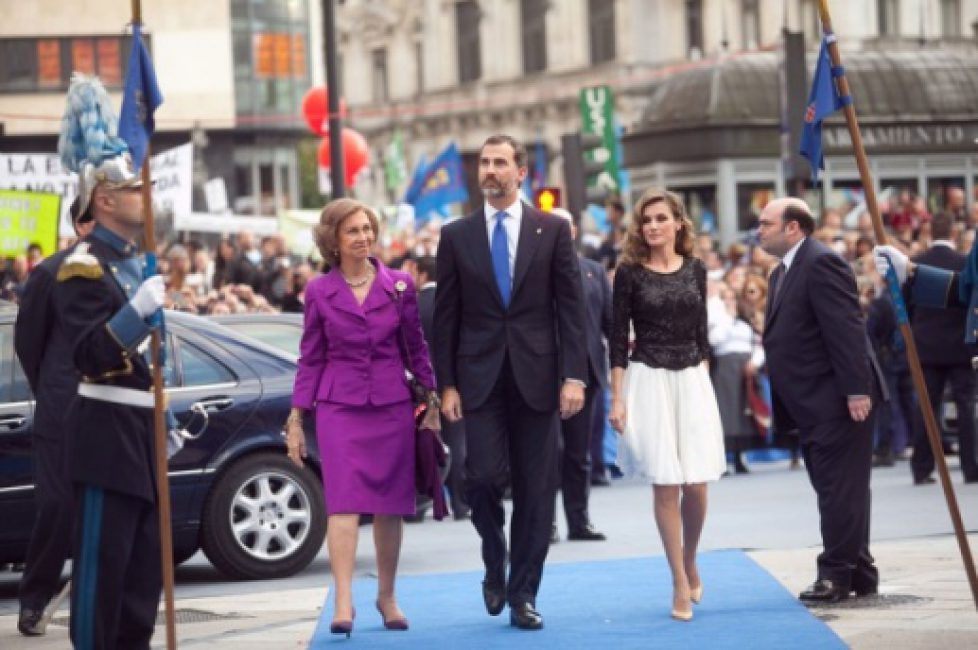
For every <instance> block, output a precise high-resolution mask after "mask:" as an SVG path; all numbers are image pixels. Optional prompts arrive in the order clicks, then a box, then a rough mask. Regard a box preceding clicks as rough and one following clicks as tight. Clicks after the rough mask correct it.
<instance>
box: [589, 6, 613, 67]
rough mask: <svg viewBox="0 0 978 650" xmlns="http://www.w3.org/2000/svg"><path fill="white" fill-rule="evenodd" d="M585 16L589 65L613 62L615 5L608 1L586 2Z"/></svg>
mask: <svg viewBox="0 0 978 650" xmlns="http://www.w3.org/2000/svg"><path fill="white" fill-rule="evenodd" d="M587 16H588V35H589V36H590V45H591V65H595V64H598V63H604V62H606V61H614V60H615V3H614V2H609V0H588V2H587Z"/></svg>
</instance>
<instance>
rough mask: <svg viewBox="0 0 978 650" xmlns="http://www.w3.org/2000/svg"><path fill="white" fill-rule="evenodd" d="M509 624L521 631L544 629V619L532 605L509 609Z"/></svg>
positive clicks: (524, 604)
mask: <svg viewBox="0 0 978 650" xmlns="http://www.w3.org/2000/svg"><path fill="white" fill-rule="evenodd" d="M509 624H510V625H512V626H513V627H518V628H520V629H521V630H540V629H543V617H542V616H540V612H538V611H537V610H535V609H533V605H531V604H530V603H523V604H521V605H513V606H512V607H510V608H509Z"/></svg>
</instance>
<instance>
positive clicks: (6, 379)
mask: <svg viewBox="0 0 978 650" xmlns="http://www.w3.org/2000/svg"><path fill="white" fill-rule="evenodd" d="M30 398H31V389H30V386H29V385H28V384H27V377H26V376H25V375H24V369H23V368H22V367H21V365H20V361H19V360H18V359H17V354H16V353H15V352H14V325H13V323H4V324H3V325H0V402H26V401H27V400H29V399H30Z"/></svg>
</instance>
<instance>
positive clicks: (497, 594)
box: [482, 580, 506, 616]
mask: <svg viewBox="0 0 978 650" xmlns="http://www.w3.org/2000/svg"><path fill="white" fill-rule="evenodd" d="M482 600H483V601H485V603H486V611H487V612H489V616H499V613H500V612H502V611H503V606H504V605H506V589H505V588H503V587H502V586H501V585H499V584H496V583H494V582H489V581H488V580H483V581H482Z"/></svg>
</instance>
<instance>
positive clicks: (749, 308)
mask: <svg viewBox="0 0 978 650" xmlns="http://www.w3.org/2000/svg"><path fill="white" fill-rule="evenodd" d="M887 195H890V198H884V199H882V200H881V201H880V211H881V214H882V216H883V222H884V225H885V228H886V230H887V236H888V238H889V240H890V243H891V244H893V245H895V246H897V247H899V248H901V249H902V250H904V251H905V252H906V253H907V254H908V255H911V256H914V255H917V254H919V253H921V252H923V251H925V250H927V248H928V247H929V246H930V245H931V243H932V240H933V234H932V223H933V216H932V214H931V213H930V212H929V211H928V208H927V203H926V201H925V200H924V199H923V198H922V197H920V196H917V195H915V194H913V193H912V192H909V191H899V192H893V193H884V196H887ZM942 211H943V213H944V214H946V215H949V216H950V218H951V222H952V224H953V227H952V233H951V239H952V241H953V243H954V245H955V247H956V248H957V250H958V251H960V252H962V253H967V252H968V251H969V250H970V248H971V245H972V242H973V241H974V236H975V227H976V225H978V202H976V203H975V204H974V206H973V207H972V208H971V209H970V210H969V209H968V208H967V202H966V196H965V192H964V190H962V189H960V188H955V187H952V188H950V189H948V190H947V192H946V195H945V197H944V201H943V210H942ZM608 218H609V224H610V226H611V228H610V234H608V235H606V236H604V237H603V238H601V237H596V236H593V235H592V236H590V237H585V239H584V242H583V250H584V253H585V255H587V256H589V257H591V258H593V259H595V260H597V261H599V262H601V263H602V264H603V265H604V266H605V268H606V269H608V272H609V274H613V272H614V267H615V265H616V264H617V260H618V255H619V253H620V251H621V242H622V233H623V232H624V227H625V220H626V210H625V208H624V206H623V205H622V204H621V203H619V202H614V203H612V204H610V205H609V206H608ZM818 226H819V227H818V229H817V230H816V232H815V233H814V235H813V236H814V237H815V238H816V239H818V240H819V241H821V242H823V243H825V244H826V245H828V246H830V247H832V248H833V249H835V250H836V251H837V252H838V253H839V255H841V256H842V257H844V258H845V259H846V260H848V261H849V262H850V263H851V265H852V268H853V271H854V273H855V275H856V279H857V286H858V289H859V295H860V300H861V303H862V306H863V308H864V310H865V313H866V315H867V321H868V334H869V337H870V340H871V342H872V344H873V346H874V348H875V351H876V354H877V357H878V358H879V359H880V363H881V365H882V367H883V371H884V374H885V376H886V378H887V382H888V387H889V389H890V391H889V392H890V394H891V395H893V397H894V399H893V400H891V406H892V408H888V409H887V412H886V413H885V416H884V417H881V418H879V420H880V425H879V426H880V427H881V429H882V430H881V431H880V432H879V434H878V439H879V440H880V446H879V448H878V461H879V462H880V463H881V464H887V463H888V462H892V459H893V458H901V457H904V456H905V454H906V448H907V446H908V444H910V441H911V440H912V435H911V433H910V425H909V423H908V419H909V414H910V413H912V412H913V409H914V399H915V398H914V395H913V392H912V389H911V387H910V380H909V370H908V369H907V366H906V361H905V359H904V355H903V343H902V341H901V340H900V333H899V330H898V329H896V328H895V327H893V326H892V325H890V324H891V323H892V318H891V315H890V314H889V313H888V311H887V310H889V309H892V307H890V306H888V300H889V299H888V298H887V296H886V292H885V284H884V282H883V280H882V279H881V278H880V277H879V276H878V275H877V273H876V270H875V266H874V264H873V262H872V254H871V252H872V247H873V245H874V244H875V243H876V237H875V234H874V230H873V224H872V220H871V218H870V216H869V214H868V213H867V212H865V210H863V211H858V210H857V209H855V206H854V205H851V204H844V205H840V206H838V207H831V208H827V209H824V210H823V211H822V212H821V215H820V220H819V224H818ZM438 237H439V224H438V223H437V222H433V223H430V224H429V225H427V226H425V227H423V228H421V229H420V231H419V232H417V233H410V232H406V233H401V234H397V235H387V236H385V237H382V238H381V241H380V243H379V246H380V249H379V250H378V255H379V256H380V257H381V258H382V259H383V260H384V262H385V263H386V264H388V265H389V266H391V267H394V268H400V269H402V270H405V271H408V272H412V273H413V272H414V271H415V268H414V267H415V260H417V259H420V258H422V257H431V256H434V255H435V253H436V250H437V247H438ZM694 255H696V256H697V257H699V258H700V259H701V260H703V262H704V263H705V264H706V267H707V269H708V278H709V281H708V314H709V322H710V327H711V331H712V332H713V340H712V343H713V345H714V352H715V354H729V353H730V352H731V351H732V350H736V351H737V353H738V354H739V353H745V354H746V357H745V359H746V361H745V363H744V368H743V381H744V384H743V386H741V387H740V391H739V394H742V399H743V402H744V409H745V413H746V415H747V416H748V417H749V418H750V421H751V422H753V427H752V429H751V433H753V434H754V435H753V436H752V438H749V439H746V440H745V439H739V440H735V439H734V438H735V437H736V436H741V437H742V436H743V435H744V434H745V432H743V431H736V432H733V431H728V432H727V435H728V439H727V443H728V449H731V450H733V452H732V454H731V461H732V463H733V465H734V467H735V468H736V471H744V472H746V471H748V469H747V466H746V464H745V463H744V461H743V458H742V457H741V452H743V451H747V450H749V449H752V448H756V447H770V446H772V445H773V446H777V447H782V448H787V449H789V450H792V465H793V466H798V458H797V452H796V451H795V450H796V449H797V441H796V440H793V439H791V437H790V436H780V435H773V434H772V432H770V431H769V430H767V428H766V427H765V425H764V423H765V422H766V421H767V420H768V419H769V418H768V415H769V414H768V413H764V412H763V411H764V404H763V403H762V402H763V400H765V399H769V397H768V396H769V389H768V386H767V379H766V376H765V373H764V367H763V353H762V352H760V353H759V351H760V350H761V339H762V337H763V334H764V313H765V308H766V303H767V299H768V296H767V288H768V287H767V278H768V276H769V275H770V273H771V271H772V270H773V268H774V266H775V265H776V264H777V260H776V259H774V258H772V257H771V256H769V255H767V254H766V253H764V251H763V250H761V248H760V247H759V246H757V245H754V243H753V239H752V237H751V236H749V235H748V236H747V237H745V238H744V239H742V240H739V241H735V242H733V243H730V244H729V245H727V246H726V247H725V248H721V247H720V246H719V243H718V241H717V239H716V238H715V237H714V236H713V235H712V234H710V233H701V234H700V235H699V236H698V238H697V241H696V246H695V249H694ZM158 256H159V268H160V272H161V273H162V274H163V275H165V276H166V278H167V306H168V307H169V308H172V309H178V310H183V311H189V312H193V313H197V314H203V315H209V314H235V313H243V312H266V313H268V312H278V311H285V312H298V313H301V312H302V310H303V295H304V292H305V287H306V285H307V284H308V282H309V281H310V280H311V279H312V278H313V277H314V276H315V275H316V274H317V273H318V272H320V271H321V268H320V264H319V263H317V262H315V261H313V260H311V259H303V258H302V257H299V256H296V255H293V254H291V252H290V251H289V250H288V249H287V247H286V243H285V240H284V239H283V238H282V237H281V236H279V235H271V236H265V237H261V238H258V237H256V236H255V235H254V234H253V233H251V232H248V231H242V232H240V233H238V234H237V235H234V236H232V237H230V238H225V239H222V240H220V241H219V242H217V243H216V245H215V246H213V247H208V246H206V245H204V244H202V243H201V242H199V241H197V240H195V239H194V238H192V237H191V238H189V239H181V240H180V241H170V242H167V243H164V244H162V245H161V246H160V247H159V251H158ZM41 258H42V255H41V252H40V248H39V247H38V246H36V245H32V246H30V247H29V248H28V250H26V251H25V252H24V254H23V255H18V256H16V257H14V258H10V259H0V299H3V300H8V301H12V302H16V301H17V300H18V298H19V296H20V294H21V292H22V291H23V287H24V284H25V282H26V280H27V277H28V274H29V273H30V270H31V269H32V268H33V267H34V266H35V265H36V264H37V263H38V262H39V261H40V260H41ZM881 323H884V324H885V325H884V326H881ZM729 337H735V338H736V339H737V340H738V342H734V340H733V339H731V338H729ZM725 377H726V379H723V381H725V382H729V381H732V380H731V379H730V377H731V375H730V374H729V373H727V374H726V375H725ZM714 379H715V381H716V380H718V378H717V377H715V378H714ZM738 381H739V379H738ZM730 388H731V387H730V386H717V390H718V393H719V392H721V391H727V390H729V389H730ZM757 400H761V402H758V401H757ZM752 401H753V407H752V405H751V404H752ZM766 407H767V408H768V409H769V408H770V404H769V403H767V404H766Z"/></svg>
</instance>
